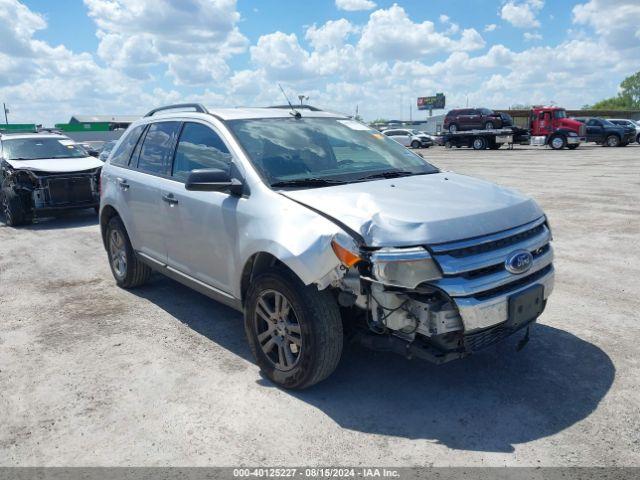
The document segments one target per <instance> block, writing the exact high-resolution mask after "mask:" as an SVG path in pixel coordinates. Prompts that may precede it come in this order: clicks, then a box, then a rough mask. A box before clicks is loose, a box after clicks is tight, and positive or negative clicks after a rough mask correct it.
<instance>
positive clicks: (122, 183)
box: [118, 178, 131, 190]
mask: <svg viewBox="0 0 640 480" xmlns="http://www.w3.org/2000/svg"><path fill="white" fill-rule="evenodd" d="M118 185H119V186H120V189H122V190H129V187H130V186H131V185H129V184H128V183H127V181H126V180H125V179H124V178H118Z"/></svg>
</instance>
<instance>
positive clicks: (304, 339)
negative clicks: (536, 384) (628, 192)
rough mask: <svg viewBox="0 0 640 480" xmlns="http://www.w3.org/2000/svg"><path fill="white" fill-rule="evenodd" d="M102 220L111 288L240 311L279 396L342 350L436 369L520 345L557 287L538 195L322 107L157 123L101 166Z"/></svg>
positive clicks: (140, 125) (167, 116)
mask: <svg viewBox="0 0 640 480" xmlns="http://www.w3.org/2000/svg"><path fill="white" fill-rule="evenodd" d="M187 108H189V109H193V110H194V111H193V112H192V111H184V110H187ZM181 109H182V111H180V110H181ZM100 225H101V231H102V237H103V241H104V246H105V248H106V250H107V253H108V259H109V264H110V266H111V270H112V272H113V275H114V277H115V279H116V282H117V284H118V285H120V286H121V287H124V288H133V287H137V286H139V285H142V284H143V283H145V282H146V281H147V280H148V279H149V276H150V274H151V271H152V270H156V271H159V272H161V273H163V274H165V275H167V276H169V277H171V278H173V279H175V280H177V281H179V282H182V283H184V284H186V285H188V286H190V287H192V288H194V289H195V290H197V291H199V292H202V293H203V294H205V295H208V296H210V297H212V298H214V299H216V300H219V301H221V302H223V303H225V304H227V305H230V306H232V307H234V308H236V309H238V310H240V311H241V312H243V313H244V324H245V330H246V335H247V339H248V342H249V345H250V347H251V350H252V352H253V354H254V355H255V358H256V360H257V363H258V365H259V366H260V367H261V369H262V370H263V371H264V372H265V374H266V375H267V376H268V377H269V378H270V379H271V380H273V381H274V382H275V383H277V384H279V385H282V386H284V387H286V388H304V387H308V386H310V385H313V384H315V383H317V382H319V381H320V380H322V379H324V378H326V377H327V376H328V375H329V374H330V373H331V372H332V371H333V370H334V369H335V368H336V366H337V364H338V361H339V359H340V355H341V351H342V348H343V342H344V338H345V337H346V338H349V339H352V340H357V341H359V342H360V343H363V344H364V345H366V346H369V347H372V348H381V349H385V350H393V351H396V352H399V353H401V354H403V355H405V356H407V357H420V358H424V359H427V360H431V361H433V362H436V363H443V362H446V361H449V360H453V359H456V358H462V357H465V356H467V355H469V354H470V353H471V352H474V351H477V350H479V349H481V348H484V347H486V346H488V345H490V344H492V343H495V342H497V341H499V340H502V339H504V338H505V337H506V336H508V335H510V334H512V333H513V332H515V331H518V330H521V329H522V330H523V331H526V334H525V335H524V336H523V341H522V342H521V344H522V345H523V344H524V340H526V339H527V338H528V333H529V326H530V325H531V324H532V323H533V322H535V320H536V319H537V317H538V316H539V315H540V314H541V313H542V311H543V309H544V307H545V304H546V301H547V298H548V297H549V295H550V293H551V290H552V288H553V276H554V270H553V265H552V258H553V252H552V249H551V245H550V241H551V232H550V229H549V225H548V223H547V219H546V217H545V215H544V213H543V212H542V210H541V209H540V207H539V206H538V205H537V204H536V203H535V202H534V201H533V200H531V199H529V198H526V197H524V196H522V195H520V194H519V193H516V192H514V191H512V190H508V189H505V188H501V187H498V186H496V185H493V184H491V183H488V182H485V181H482V180H478V179H474V178H471V177H466V176H463V175H457V174H455V173H450V172H441V171H440V170H438V168H436V167H434V166H433V165H430V164H429V163H427V162H426V161H425V160H424V159H423V158H421V157H420V156H418V155H416V154H414V153H412V152H411V151H409V150H407V149H406V148H404V147H402V146H401V145H399V144H398V143H396V142H394V141H393V140H391V139H390V138H388V137H386V136H385V135H383V134H381V133H379V132H377V131H375V130H372V129H370V128H369V127H367V126H366V125H363V124H361V123H359V122H356V121H354V120H351V119H349V118H346V117H343V116H341V115H337V114H333V113H328V112H323V111H317V110H315V109H314V110H310V111H306V110H305V111H302V112H299V111H296V110H293V109H291V110H289V109H281V108H239V109H216V110H207V109H206V108H205V107H203V106H202V105H199V104H186V105H185V104H183V105H179V106H175V105H174V106H170V107H163V108H160V109H156V110H153V111H151V112H150V113H149V114H147V115H146V116H145V117H144V118H143V119H141V120H139V121H137V122H135V123H134V124H132V125H131V126H130V127H129V129H128V130H127V132H126V133H125V134H124V135H123V137H122V138H121V140H120V141H119V143H118V144H117V145H116V147H115V148H114V150H113V151H112V153H111V155H110V157H109V159H108V161H107V162H106V164H105V166H104V168H103V170H102V189H101V208H100Z"/></svg>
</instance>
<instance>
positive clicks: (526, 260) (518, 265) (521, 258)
mask: <svg viewBox="0 0 640 480" xmlns="http://www.w3.org/2000/svg"><path fill="white" fill-rule="evenodd" d="M531 265H533V255H531V253H530V252H528V251H527V250H516V251H515V252H511V253H510V254H509V256H508V257H507V260H506V261H505V262H504V268H506V269H507V271H509V272H511V273H514V274H516V275H517V274H520V273H524V272H526V271H528V270H529V269H530V268H531Z"/></svg>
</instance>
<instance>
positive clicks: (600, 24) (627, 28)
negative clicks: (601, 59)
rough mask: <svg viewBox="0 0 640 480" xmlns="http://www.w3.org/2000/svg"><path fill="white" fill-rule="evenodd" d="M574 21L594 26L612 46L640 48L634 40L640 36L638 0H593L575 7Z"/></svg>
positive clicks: (639, 7) (625, 48) (623, 48)
mask: <svg viewBox="0 0 640 480" xmlns="http://www.w3.org/2000/svg"><path fill="white" fill-rule="evenodd" d="M573 21H574V23H577V24H579V25H588V26H591V27H593V29H594V30H595V31H596V33H597V34H598V35H599V36H602V38H603V39H604V40H605V42H607V44H609V45H610V46H612V47H615V48H619V49H621V50H628V49H636V50H638V49H640V44H639V43H638V42H635V41H633V40H632V39H633V38H634V37H635V38H640V3H639V2H638V0H591V1H589V2H587V3H584V4H580V5H576V6H575V7H573Z"/></svg>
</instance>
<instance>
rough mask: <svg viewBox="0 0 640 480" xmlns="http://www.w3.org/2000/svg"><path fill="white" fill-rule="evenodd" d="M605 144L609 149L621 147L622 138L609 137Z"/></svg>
mask: <svg viewBox="0 0 640 480" xmlns="http://www.w3.org/2000/svg"><path fill="white" fill-rule="evenodd" d="M604 144H605V145H606V146H607V147H619V146H620V137H618V136H617V135H609V136H608V137H607V138H606V139H605V141H604Z"/></svg>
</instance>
